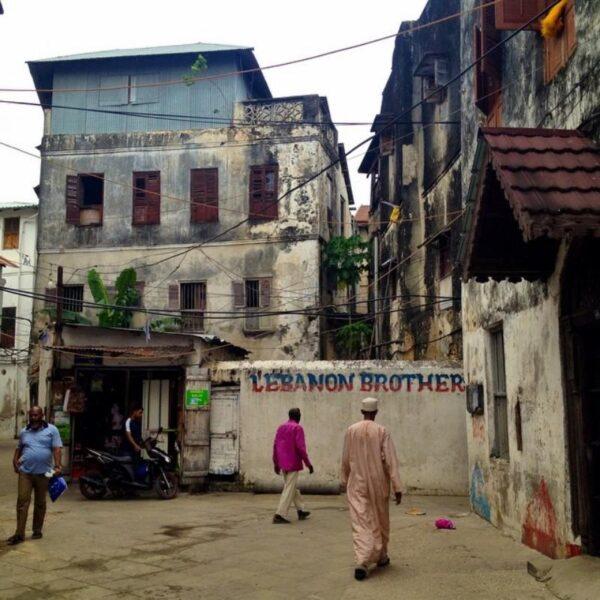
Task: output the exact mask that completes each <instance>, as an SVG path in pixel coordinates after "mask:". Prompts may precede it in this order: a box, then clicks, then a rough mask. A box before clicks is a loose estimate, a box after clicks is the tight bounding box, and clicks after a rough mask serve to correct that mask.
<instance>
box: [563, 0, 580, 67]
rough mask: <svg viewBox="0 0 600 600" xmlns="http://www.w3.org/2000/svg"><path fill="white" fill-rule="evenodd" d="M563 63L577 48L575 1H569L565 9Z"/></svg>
mask: <svg viewBox="0 0 600 600" xmlns="http://www.w3.org/2000/svg"><path fill="white" fill-rule="evenodd" d="M564 23H565V30H564V35H565V62H566V61H567V60H568V59H569V58H570V57H571V54H573V52H575V48H576V47H577V28H576V27H575V0H571V2H569V4H568V5H567V8H566V9H565V16H564Z"/></svg>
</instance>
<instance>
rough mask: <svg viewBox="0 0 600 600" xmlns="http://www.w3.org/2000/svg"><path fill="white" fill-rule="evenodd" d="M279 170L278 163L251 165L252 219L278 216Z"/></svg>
mask: <svg viewBox="0 0 600 600" xmlns="http://www.w3.org/2000/svg"><path fill="white" fill-rule="evenodd" d="M278 171H279V168H278V166H277V165H261V166H255V167H250V219H252V220H259V221H270V220H273V219H277V218H278V216H279V210H278V202H277V198H278V187H279V186H278V175H279V173H278Z"/></svg>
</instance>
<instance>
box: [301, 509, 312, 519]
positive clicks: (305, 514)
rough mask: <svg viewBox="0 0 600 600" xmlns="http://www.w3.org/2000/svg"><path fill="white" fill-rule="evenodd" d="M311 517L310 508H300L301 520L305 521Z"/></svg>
mask: <svg viewBox="0 0 600 600" xmlns="http://www.w3.org/2000/svg"><path fill="white" fill-rule="evenodd" d="M308 517H310V511H308V510H299V511H298V519H299V520H300V521H304V519H308Z"/></svg>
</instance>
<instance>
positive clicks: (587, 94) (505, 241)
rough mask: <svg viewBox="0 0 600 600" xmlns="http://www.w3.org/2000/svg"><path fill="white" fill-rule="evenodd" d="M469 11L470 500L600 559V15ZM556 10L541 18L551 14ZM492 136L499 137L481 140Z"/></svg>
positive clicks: (516, 6) (466, 327)
mask: <svg viewBox="0 0 600 600" xmlns="http://www.w3.org/2000/svg"><path fill="white" fill-rule="evenodd" d="M476 5H477V4H476V3H475V2H474V1H473V0H464V1H463V2H462V3H461V10H462V11H463V17H462V44H461V45H462V49H463V52H462V66H463V67H466V66H468V65H469V64H471V63H472V62H473V61H474V60H475V59H476V58H478V57H481V56H482V55H483V53H484V52H486V51H487V50H489V49H491V48H493V45H494V44H495V43H497V42H500V41H502V40H503V39H504V38H505V37H506V36H507V35H509V32H510V31H514V30H516V29H518V28H519V27H521V26H524V25H527V28H528V30H527V31H523V32H521V33H518V34H517V35H516V36H515V37H514V38H513V39H511V40H509V41H508V42H506V43H504V44H503V45H502V46H501V49H499V50H497V51H496V52H492V53H491V54H489V55H488V56H487V57H486V58H485V59H484V60H483V61H482V62H481V63H480V64H479V65H478V66H477V68H476V69H472V70H471V71H470V72H469V74H468V76H466V77H465V78H464V79H463V81H462V97H463V109H464V113H463V125H462V138H463V139H462V173H463V192H464V201H465V207H466V215H465V230H464V245H463V251H462V253H461V254H462V257H463V263H464V264H463V268H464V281H465V283H464V285H463V340H464V364H465V378H466V381H467V384H468V385H469V392H470V393H469V396H470V407H471V412H472V416H469V417H468V421H469V423H468V427H467V430H468V437H469V463H470V473H471V475H470V477H471V501H472V504H473V507H474V508H475V510H476V511H477V512H479V513H480V514H481V515H482V516H483V517H485V518H486V519H488V520H490V521H491V522H492V523H494V524H495V525H497V526H498V527H502V528H503V529H504V530H505V531H507V532H509V533H511V534H513V535H515V536H518V537H520V538H521V539H522V540H523V542H525V543H526V544H528V545H530V546H532V547H534V548H536V549H538V550H540V551H542V552H544V553H545V554H548V555H549V556H552V557H564V556H570V555H573V554H575V553H579V552H581V551H583V552H587V553H591V554H596V555H598V554H600V419H599V414H600V413H599V412H598V406H599V401H600V397H599V395H598V394H599V390H600V386H599V384H598V373H599V372H600V368H599V367H600V347H599V343H598V339H599V336H598V333H599V330H598V323H599V320H598V317H599V314H600V313H599V309H600V287H599V286H600V271H599V265H600V245H599V243H598V236H599V235H600V184H599V177H600V156H599V153H598V149H597V148H598V147H597V145H595V143H594V142H596V143H597V142H598V141H599V140H600V121H599V120H598V115H599V112H600V104H599V98H600V87H599V81H600V80H599V78H598V65H600V44H599V41H598V28H599V25H600V12H599V11H598V6H597V4H595V3H593V2H585V1H581V0H576V1H573V0H568V1H567V2H563V3H561V4H560V7H559V9H558V10H559V17H560V18H559V19H558V20H555V22H554V25H555V26H556V27H555V30H556V32H555V34H554V35H552V36H550V37H546V38H543V37H542V36H541V35H540V33H539V25H538V23H537V19H535V17H536V15H537V13H539V12H540V11H541V10H542V8H543V6H544V5H545V3H544V2H537V3H536V2H531V3H523V2H516V1H515V2H513V1H509V0H504V1H503V2H500V3H499V4H498V5H497V6H496V10H495V11H494V8H493V7H489V8H486V9H484V10H476V11H473V9H474V8H476ZM546 5H547V4H546ZM486 125H488V126H489V125H492V126H493V127H488V128H486V127H485V126H486Z"/></svg>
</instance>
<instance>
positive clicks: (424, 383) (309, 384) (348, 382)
mask: <svg viewBox="0 0 600 600" xmlns="http://www.w3.org/2000/svg"><path fill="white" fill-rule="evenodd" d="M249 377H250V381H252V391H253V392H255V393H259V394H260V393H263V392H297V391H304V392H352V391H360V392H400V391H404V392H423V391H427V392H440V393H444V392H464V391H465V386H464V380H463V377H462V375H459V374H458V373H452V374H446V373H436V374H431V375H423V374H422V373H406V374H404V373H402V374H400V373H394V374H393V375H389V374H387V373H367V372H360V373H261V374H254V373H253V374H251V375H250V376H249Z"/></svg>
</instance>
